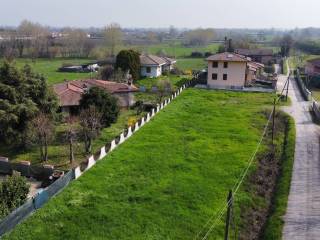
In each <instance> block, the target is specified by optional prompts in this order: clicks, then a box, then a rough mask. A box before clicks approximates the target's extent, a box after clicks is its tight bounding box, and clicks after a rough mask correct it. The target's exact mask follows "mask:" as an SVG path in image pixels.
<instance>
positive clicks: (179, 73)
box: [170, 66, 183, 75]
mask: <svg viewBox="0 0 320 240" xmlns="http://www.w3.org/2000/svg"><path fill="white" fill-rule="evenodd" d="M170 73H171V74H173V75H182V74H183V71H182V70H181V69H179V68H178V67H177V66H176V67H175V68H174V69H172V70H171V71H170Z"/></svg>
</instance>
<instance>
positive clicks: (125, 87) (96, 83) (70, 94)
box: [53, 79, 138, 106]
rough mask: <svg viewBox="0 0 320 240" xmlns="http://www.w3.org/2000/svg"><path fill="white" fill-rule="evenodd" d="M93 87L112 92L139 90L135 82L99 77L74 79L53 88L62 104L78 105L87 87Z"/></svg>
mask: <svg viewBox="0 0 320 240" xmlns="http://www.w3.org/2000/svg"><path fill="white" fill-rule="evenodd" d="M91 87H100V88H103V89H105V90H106V91H107V92H109V93H111V94H115V93H128V92H136V91H138V88H137V87H135V86H134V85H133V84H131V85H129V84H125V83H117V82H111V81H104V80H97V79H85V80H74V81H69V82H64V83H59V84H55V85H54V86H53V90H54V92H55V93H56V94H57V96H58V98H59V102H60V104H59V105H60V106H78V105H79V102H80V99H81V97H82V94H83V93H84V92H85V90H86V89H89V88H91Z"/></svg>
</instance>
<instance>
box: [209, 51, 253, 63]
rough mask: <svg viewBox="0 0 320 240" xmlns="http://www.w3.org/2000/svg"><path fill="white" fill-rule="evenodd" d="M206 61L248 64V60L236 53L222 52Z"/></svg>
mask: <svg viewBox="0 0 320 240" xmlns="http://www.w3.org/2000/svg"><path fill="white" fill-rule="evenodd" d="M207 61H226V62H249V61H250V60H249V59H248V58H246V57H245V56H243V55H240V54H237V53H230V52H224V53H218V54H214V55H212V56H210V57H208V58H207Z"/></svg>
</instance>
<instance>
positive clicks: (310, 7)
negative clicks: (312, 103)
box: [0, 0, 320, 29]
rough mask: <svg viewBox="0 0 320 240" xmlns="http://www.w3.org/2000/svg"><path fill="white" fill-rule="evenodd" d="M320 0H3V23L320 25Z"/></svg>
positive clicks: (0, 22) (0, 19)
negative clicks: (23, 21) (26, 21)
mask: <svg viewBox="0 0 320 240" xmlns="http://www.w3.org/2000/svg"><path fill="white" fill-rule="evenodd" d="M319 9H320V0H158V1H156V0H0V26H17V25H19V23H20V22H21V21H22V20H24V19H27V20H30V21H33V22H38V23H41V24H43V25H47V26H54V27H63V26H71V27H103V26H105V25H107V24H109V23H111V22H116V23H119V24H120V25H121V26H122V27H128V28H134V27H147V28H149V27H152V28H158V27H159V28H163V27H169V26H170V25H173V26H175V27H178V28H198V27H202V28H207V27H210V28H272V27H274V28H281V29H291V28H295V27H299V28H302V27H320V14H319Z"/></svg>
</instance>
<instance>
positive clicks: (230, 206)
mask: <svg viewBox="0 0 320 240" xmlns="http://www.w3.org/2000/svg"><path fill="white" fill-rule="evenodd" d="M227 204H228V209H227V217H226V228H225V232H224V240H228V239H229V225H230V219H231V209H232V191H231V190H229V195H228V198H227Z"/></svg>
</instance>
